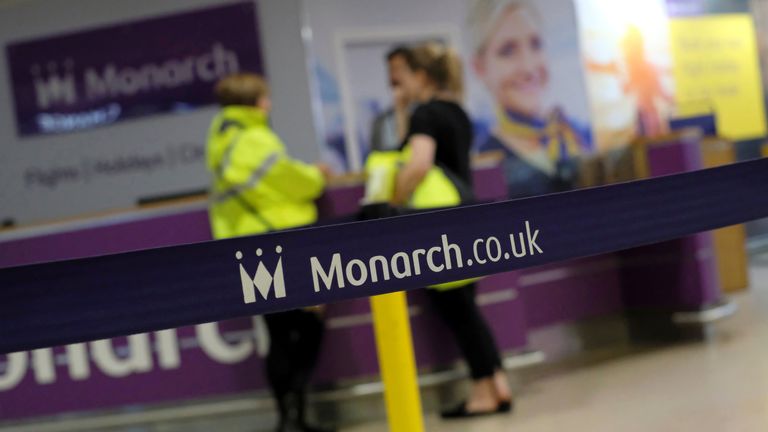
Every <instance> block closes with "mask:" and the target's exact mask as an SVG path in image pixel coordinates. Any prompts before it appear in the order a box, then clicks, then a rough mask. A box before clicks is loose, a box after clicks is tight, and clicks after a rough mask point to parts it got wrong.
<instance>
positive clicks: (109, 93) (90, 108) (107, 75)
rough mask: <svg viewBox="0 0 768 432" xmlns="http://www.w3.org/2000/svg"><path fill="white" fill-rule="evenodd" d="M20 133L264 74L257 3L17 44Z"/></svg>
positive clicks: (207, 98) (93, 122)
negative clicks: (241, 74)
mask: <svg viewBox="0 0 768 432" xmlns="http://www.w3.org/2000/svg"><path fill="white" fill-rule="evenodd" d="M6 56H7V59H8V65H9V68H10V76H11V80H12V84H13V96H14V105H15V110H16V126H17V131H18V134H19V135H21V136H25V135H35V134H43V133H60V132H68V131H73V130H78V129H86V128H91V127H96V126H102V125H107V124H111V123H115V122H117V121H121V120H125V119H130V118H136V117H141V116H147V115H153V114H158V113H165V112H178V111H187V110H190V109H194V108H197V107H200V106H204V105H208V104H211V103H213V94H212V87H213V84H214V83H215V82H216V81H217V80H218V79H219V78H221V77H223V76H225V75H228V74H231V73H234V72H238V71H253V72H258V73H261V72H262V70H263V68H262V61H261V48H260V44H259V34H258V31H257V21H256V7H255V5H254V3H253V2H244V3H236V4H232V5H227V6H221V7H214V8H206V9H199V10H195V11H192V12H186V13H181V14H174V15H169V16H163V17H159V18H151V19H146V20H141V21H133V22H129V23H121V24H117V25H112V26H108V27H100V28H96V29H90V30H86V31H80V32H75V33H69V34H64V35H56V36H51V37H45V38H40V39H35V40H28V41H22V42H16V43H11V44H9V45H7V46H6Z"/></svg>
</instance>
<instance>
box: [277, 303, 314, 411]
mask: <svg viewBox="0 0 768 432" xmlns="http://www.w3.org/2000/svg"><path fill="white" fill-rule="evenodd" d="M264 320H265V321H266V323H267V329H268V330H269V338H270V346H269V353H268V354H267V380H268V381H269V385H270V387H271V389H272V393H273V395H274V396H275V399H276V401H277V404H278V408H279V410H280V416H281V419H283V420H285V419H295V420H297V421H303V418H304V400H305V392H306V388H307V384H308V383H309V380H310V378H311V376H312V371H313V370H314V368H315V364H316V363H317V358H318V356H319V354H320V346H321V342H322V339H323V333H324V332H325V327H324V325H323V321H322V319H321V318H320V317H319V316H317V314H316V313H314V312H307V311H304V310H298V309H297V310H291V311H287V312H278V313H273V314H267V315H264Z"/></svg>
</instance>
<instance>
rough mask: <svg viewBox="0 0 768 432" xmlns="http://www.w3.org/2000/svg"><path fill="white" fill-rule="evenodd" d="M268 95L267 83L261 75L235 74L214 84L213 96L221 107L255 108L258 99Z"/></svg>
mask: <svg viewBox="0 0 768 432" xmlns="http://www.w3.org/2000/svg"><path fill="white" fill-rule="evenodd" d="M267 94H269V88H268V87H267V82H266V81H264V78H262V77H261V75H257V74H253V73H237V74H233V75H229V76H226V77H224V78H222V79H221V80H219V82H217V83H216V87H215V88H214V95H215V96H216V101H217V102H218V103H219V105H221V106H230V105H246V106H255V105H256V103H258V101H259V99H261V98H262V97H264V96H266V95H267Z"/></svg>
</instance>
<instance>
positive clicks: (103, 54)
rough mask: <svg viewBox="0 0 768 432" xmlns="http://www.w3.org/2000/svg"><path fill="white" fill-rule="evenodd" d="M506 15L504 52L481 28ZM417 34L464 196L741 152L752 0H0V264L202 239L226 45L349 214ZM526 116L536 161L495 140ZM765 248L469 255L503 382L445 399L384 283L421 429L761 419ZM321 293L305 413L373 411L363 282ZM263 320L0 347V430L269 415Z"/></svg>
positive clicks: (508, 137)
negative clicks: (510, 394) (470, 407)
mask: <svg viewBox="0 0 768 432" xmlns="http://www.w3.org/2000/svg"><path fill="white" fill-rule="evenodd" d="M510 7H513V8H517V9H516V10H518V9H519V10H522V11H524V13H520V14H517V15H515V14H514V13H511V12H509V8H510ZM522 29H525V30H526V32H527V33H525V35H524V36H525V37H526V38H527V39H525V40H526V43H529V44H530V47H531V54H529V55H527V56H525V55H522V56H516V55H513V54H510V53H512V52H513V50H515V49H518V48H515V47H516V45H514V43H512V42H509V45H508V46H507V45H502V46H500V47H499V51H498V52H496V53H497V54H498V55H493V53H491V54H489V51H488V50H486V48H487V45H488V44H489V43H490V42H489V41H492V40H494V38H496V37H498V38H502V39H503V38H505V37H506V38H508V40H514V38H515V37H518V36H516V33H515V31H522ZM505 32H508V33H509V34H507V33H505ZM519 37H523V36H519ZM422 42H436V43H438V44H441V45H444V46H448V47H451V48H452V49H453V50H455V51H456V52H458V53H459V54H460V56H461V58H462V60H463V72H464V78H463V80H464V95H463V106H464V108H465V109H466V110H467V112H468V113H469V116H470V119H471V122H472V126H473V130H474V135H473V144H472V167H473V179H474V189H475V194H476V196H477V197H478V199H479V200H482V201H488V202H490V201H499V200H505V199H508V198H518V197H526V196H534V195H539V194H545V193H552V192H560V191H566V190H572V189H577V188H583V187H595V186H600V185H605V184H610V183H615V182H620V181H630V180H635V179H642V178H649V177H654V176H661V175H666V174H673V173H679V172H685V171H693V170H697V169H702V168H707V167H713V166H718V165H724V164H729V163H733V162H736V161H740V160H747V159H753V158H758V157H763V156H764V155H768V151H767V150H766V148H768V147H766V145H765V142H766V134H768V131H767V130H766V112H765V99H766V91H765V89H766V80H767V79H768V64H766V62H768V1H766V0H643V1H632V0H536V1H534V0H530V1H525V0H521V1H503V0H473V1H465V0H389V1H381V0H379V1H375V0H280V1H278V0H256V1H228V0H183V1H182V0H133V1H130V2H127V1H119V0H67V1H54V0H0V44H1V45H2V46H3V52H2V54H0V85H1V86H2V87H0V222H2V229H0V267H11V266H17V265H23V264H31V263H38V262H44V261H49V260H56V259H68V258H77V257H84V256H92V255H99V254H105V253H114V252H121V251H127V250H134V249H143V248H152V247H160V246H167V245H173V244H181V243H189V242H196V241H205V240H210V239H211V232H210V227H209V222H208V214H207V206H208V201H207V198H206V195H207V190H208V187H209V183H210V178H209V173H208V172H207V170H206V166H205V159H206V137H207V134H208V127H209V125H210V122H211V119H212V118H213V116H214V115H215V114H216V112H217V110H218V107H217V106H215V100H214V96H213V86H214V84H215V83H216V82H217V81H218V80H219V79H221V78H223V77H225V76H228V75H231V74H234V73H238V72H255V73H258V74H262V75H264V76H265V77H266V79H267V80H268V82H269V86H270V95H271V99H272V103H273V105H274V108H273V110H272V114H271V120H270V122H271V126H272V127H273V129H274V130H275V132H276V133H277V134H278V135H279V136H280V137H281V138H282V140H283V141H284V143H285V145H286V147H287V150H288V152H289V153H290V154H291V155H292V156H294V157H295V158H297V159H300V160H304V161H306V162H313V161H318V160H320V161H324V162H325V163H326V164H328V165H329V166H331V167H332V168H333V169H334V170H335V171H336V172H337V173H338V174H340V175H339V176H338V177H336V178H335V179H334V180H332V181H331V184H330V186H329V187H328V189H327V190H326V192H325V194H324V195H323V196H322V197H321V198H320V199H319V200H318V201H317V205H318V209H319V212H320V219H321V220H322V219H333V218H339V217H344V216H349V215H351V214H354V213H355V212H356V211H357V210H358V203H359V201H360V198H361V197H362V195H363V178H362V176H361V174H360V173H361V171H362V168H363V166H364V163H365V159H366V157H367V155H368V154H369V153H370V152H371V150H372V149H373V148H377V144H375V143H374V141H375V140H376V139H380V137H379V138H377V137H376V133H375V131H374V129H375V128H374V124H376V121H377V119H379V118H382V116H383V115H386V114H387V112H388V111H389V110H391V109H392V107H393V104H394V99H393V94H392V89H391V86H390V84H391V83H390V77H389V75H388V64H387V57H386V56H387V53H388V52H390V50H391V49H392V48H393V47H395V46H398V45H406V46H409V45H414V44H418V43H422ZM521 71H522V72H521ZM520 74H528V75H526V76H528V78H529V82H527V84H522V85H521V84H520V83H519V82H518V80H519V79H520V78H519V77H520ZM531 77H533V78H531ZM530 136H534V137H536V140H537V142H540V144H541V148H542V149H544V151H545V153H546V155H547V158H546V160H545V161H542V160H540V158H539V157H538V153H537V152H534V151H528V150H526V149H525V148H522V147H520V146H516V145H515V143H516V142H517V141H516V140H519V139H521V138H520V137H523V138H525V137H530ZM537 150H540V149H537ZM513 156H514V157H513ZM513 159H514V161H515V164H519V163H522V164H524V165H525V166H526V167H527V168H526V169H522V170H521V169H519V165H513V164H512V162H510V161H512V160H513ZM531 173H535V174H531ZM606 217H610V215H606ZM766 275H768V221H754V222H750V223H747V224H746V225H739V226H732V227H727V228H723V229H720V230H717V231H713V232H706V233H700V234H696V235H693V236H690V237H686V238H681V239H677V240H673V241H668V242H664V243H659V244H655V245H650V246H643V247H639V248H635V249H630V250H626V251H620V252H616V253H612V254H606V255H601V256H595V257H589V258H583V259H579V260H575V261H570V262H561V263H557V264H552V265H547V266H545V267H537V268H532V269H525V270H521V271H515V272H509V273H504V274H499V275H494V276H491V277H488V278H485V279H483V280H481V281H480V282H479V283H478V295H477V302H478V304H479V305H480V306H481V309H482V311H483V314H484V316H485V318H486V319H487V321H488V323H489V326H490V327H491V331H492V332H493V334H494V335H495V338H496V340H497V343H498V345H499V348H500V350H501V351H502V352H503V363H504V366H505V368H506V369H507V370H509V371H510V377H511V381H512V388H513V391H514V394H515V395H516V401H517V408H516V411H515V413H514V414H512V415H505V416H495V417H489V418H486V419H477V420H462V421H461V422H459V423H456V422H453V423H451V422H446V421H444V420H440V419H439V417H438V415H437V414H436V413H437V411H438V407H439V406H442V405H445V404H450V403H451V402H452V401H456V400H458V397H459V396H458V395H460V394H461V393H462V392H463V390H462V388H463V387H462V386H463V385H464V381H463V380H462V378H464V377H466V375H467V372H466V370H465V368H464V367H463V366H462V365H461V364H460V362H459V361H458V359H459V354H458V351H457V349H456V347H455V344H454V342H453V340H452V339H451V338H450V337H448V336H447V333H446V332H447V330H446V329H445V328H444V325H443V323H442V322H440V321H439V320H438V319H437V317H436V316H435V313H434V312H433V311H432V310H431V307H430V305H429V303H428V302H427V301H426V298H425V296H424V294H423V293H422V292H419V291H416V292H412V293H409V295H408V300H409V305H410V306H409V313H410V316H411V325H412V327H413V344H414V349H415V354H416V360H417V366H418V369H419V377H420V385H421V389H422V397H423V400H424V409H425V418H426V426H427V430H435V431H443V430H445V431H454V430H455V431H459V430H461V431H474V430H478V431H480V430H482V431H507V430H514V431H550V430H562V429H564V428H568V429H570V430H590V431H616V430H622V431H626V430H638V431H639V430H643V431H646V430H670V431H671V430H675V431H679V430H707V431H723V430H733V431H763V430H766V428H768V396H766V395H768V367H767V366H766V365H768V349H766V347H767V346H768V345H767V344H765V343H764V341H766V340H768V279H766ZM0 289H2V287H0ZM325 320H326V321H325V322H326V328H327V334H326V338H325V340H324V344H323V348H322V352H321V355H320V359H319V363H318V367H317V370H316V372H315V374H314V378H313V384H312V393H311V401H312V405H313V412H312V416H313V417H314V418H317V419H319V420H322V421H332V422H334V423H336V424H338V425H339V426H340V429H341V430H350V431H360V432H363V431H379V430H387V423H386V416H385V412H384V403H383V396H382V395H383V386H382V384H381V382H380V377H379V369H378V363H377V359H376V347H375V343H374V336H373V330H372V326H371V314H370V309H369V305H368V301H367V300H366V299H359V300H354V301H349V302H343V303H337V304H331V305H328V306H327V308H326V311H325ZM265 332H266V330H265V329H264V325H263V323H261V321H260V320H259V319H256V318H253V319H252V318H242V319H237V320H231V321H226V322H219V323H208V324H201V325H198V326H194V327H184V328H179V329H176V330H166V331H162V332H154V333H151V334H143V335H134V336H130V337H121V338H115V339H112V340H105V341H96V342H91V343H88V344H77V345H70V346H66V347H54V348H49V349H42V350H36V351H34V352H23V353H14V354H7V355H0V431H36V432H37V431H79V430H100V431H182V430H183V431H209V430H213V429H216V430H218V431H221V432H223V431H258V430H272V429H273V424H274V421H275V413H274V411H275V408H274V404H273V402H272V400H271V399H270V398H269V394H268V391H267V385H266V381H265V378H264V376H263V368H264V366H263V363H264V357H265V355H266V352H267V349H268V348H267V344H266V343H265Z"/></svg>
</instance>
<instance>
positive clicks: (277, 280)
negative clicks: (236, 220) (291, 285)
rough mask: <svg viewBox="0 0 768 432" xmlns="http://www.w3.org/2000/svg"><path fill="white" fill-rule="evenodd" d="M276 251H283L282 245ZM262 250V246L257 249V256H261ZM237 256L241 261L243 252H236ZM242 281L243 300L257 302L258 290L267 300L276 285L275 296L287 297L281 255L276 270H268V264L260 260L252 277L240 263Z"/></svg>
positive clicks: (279, 252)
mask: <svg viewBox="0 0 768 432" xmlns="http://www.w3.org/2000/svg"><path fill="white" fill-rule="evenodd" d="M275 252H276V253H277V254H278V255H279V254H281V253H282V252H283V247H282V246H277V247H276V248H275ZM261 255H262V250H261V248H259V249H256V256H258V257H261ZM235 258H237V260H238V261H241V260H242V259H243V253H242V252H240V251H237V252H236V253H235ZM240 283H241V285H242V287H243V302H244V303H246V304H248V303H255V302H256V292H257V291H258V293H259V294H260V295H261V298H263V299H264V300H267V298H268V297H269V292H270V291H271V290H272V288H273V287H274V292H275V298H283V297H285V279H284V278H283V257H279V258H278V260H277V265H276V266H275V269H274V271H272V272H270V271H269V270H267V266H265V265H264V262H263V261H261V260H259V264H258V266H257V267H256V273H255V274H254V275H253V277H251V275H250V274H248V271H247V270H246V269H245V267H243V263H242V262H241V263H240Z"/></svg>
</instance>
